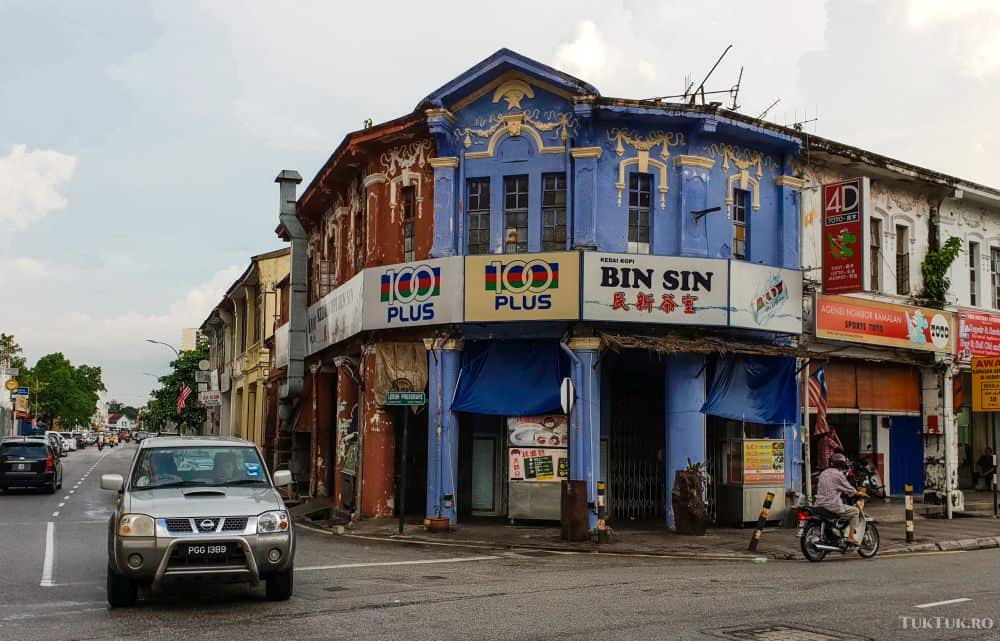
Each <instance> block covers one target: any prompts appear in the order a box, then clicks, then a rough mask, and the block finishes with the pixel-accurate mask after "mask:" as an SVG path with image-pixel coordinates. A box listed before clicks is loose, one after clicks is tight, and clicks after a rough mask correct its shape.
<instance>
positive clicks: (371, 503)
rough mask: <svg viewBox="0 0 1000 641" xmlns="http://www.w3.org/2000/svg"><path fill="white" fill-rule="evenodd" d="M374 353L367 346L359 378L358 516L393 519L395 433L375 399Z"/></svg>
mask: <svg viewBox="0 0 1000 641" xmlns="http://www.w3.org/2000/svg"><path fill="white" fill-rule="evenodd" d="M375 362H376V359H375V350H374V349H373V348H372V347H370V346H366V347H365V349H364V356H362V364H361V371H362V374H361V377H362V380H363V381H364V387H365V390H366V394H365V403H364V407H363V408H362V409H363V411H362V416H361V418H362V420H361V424H360V425H359V426H358V429H359V430H361V431H362V441H361V442H362V448H361V449H362V451H361V457H362V461H361V505H360V509H361V516H362V518H380V517H386V516H392V515H393V509H394V507H395V487H396V432H395V428H394V427H393V423H392V417H391V416H390V415H389V413H388V412H386V410H385V407H384V406H383V403H384V402H385V399H384V398H382V399H380V398H375V395H374V394H373V393H367V391H368V390H374V389H375V367H376V364H375Z"/></svg>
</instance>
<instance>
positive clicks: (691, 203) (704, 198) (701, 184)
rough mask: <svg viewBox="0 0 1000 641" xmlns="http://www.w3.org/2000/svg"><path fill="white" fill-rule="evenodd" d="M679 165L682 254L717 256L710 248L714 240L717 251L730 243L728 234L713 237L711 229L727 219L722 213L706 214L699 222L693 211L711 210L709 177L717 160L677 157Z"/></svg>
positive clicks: (679, 235)
mask: <svg viewBox="0 0 1000 641" xmlns="http://www.w3.org/2000/svg"><path fill="white" fill-rule="evenodd" d="M674 164H675V165H677V168H678V173H679V174H680V176H679V181H680V190H679V191H680V212H679V216H678V217H677V225H678V226H679V228H678V230H677V231H678V234H677V237H678V238H679V239H680V247H678V248H677V249H678V250H679V251H678V253H679V254H680V255H681V256H713V257H714V256H716V255H717V251H716V249H715V248H714V247H712V246H710V245H709V241H710V240H711V241H712V242H713V244H714V246H715V247H718V245H720V244H722V243H723V242H726V241H727V238H726V236H725V235H724V234H716V235H715V237H714V238H713V237H711V235H710V234H709V229H708V227H709V225H710V224H713V223H717V222H718V220H719V219H724V218H725V215H724V214H722V213H721V212H715V213H713V214H706V215H704V216H702V217H701V219H700V220H698V221H695V217H694V216H693V215H692V214H691V212H692V211H702V210H704V209H706V208H708V206H709V205H708V185H709V175H710V174H711V170H712V167H713V166H714V165H715V159H714V158H706V157H702V156H677V157H676V158H675V160H674Z"/></svg>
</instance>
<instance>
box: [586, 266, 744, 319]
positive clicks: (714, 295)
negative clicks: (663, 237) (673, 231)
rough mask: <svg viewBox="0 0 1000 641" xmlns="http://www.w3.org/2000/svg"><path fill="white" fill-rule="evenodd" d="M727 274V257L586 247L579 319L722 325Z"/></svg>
mask: <svg viewBox="0 0 1000 641" xmlns="http://www.w3.org/2000/svg"><path fill="white" fill-rule="evenodd" d="M728 278H729V275H728V270H727V267H726V261H725V260H718V259H709V258H681V257H672V256H646V255H634V254H608V253H603V252H584V254H583V273H582V275H581V279H582V280H583V318H584V319H586V320H598V321H613V322H635V323H663V324H674V325H719V326H724V325H725V324H726V323H727V321H728V317H729V314H728V309H727V308H728V306H729V282H728Z"/></svg>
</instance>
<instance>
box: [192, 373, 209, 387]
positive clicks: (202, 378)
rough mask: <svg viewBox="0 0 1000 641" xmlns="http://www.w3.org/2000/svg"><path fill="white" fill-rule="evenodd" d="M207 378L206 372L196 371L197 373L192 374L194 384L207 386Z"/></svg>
mask: <svg viewBox="0 0 1000 641" xmlns="http://www.w3.org/2000/svg"><path fill="white" fill-rule="evenodd" d="M208 378H209V375H208V372H202V371H198V372H195V373H194V382H195V383H205V384H208Z"/></svg>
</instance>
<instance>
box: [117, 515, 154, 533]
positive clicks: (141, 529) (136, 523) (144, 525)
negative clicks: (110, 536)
mask: <svg viewBox="0 0 1000 641" xmlns="http://www.w3.org/2000/svg"><path fill="white" fill-rule="evenodd" d="M118 535H119V536H156V526H155V525H154V523H153V517H151V516H146V515H145V514H123V515H122V518H121V519H120V520H119V521H118Z"/></svg>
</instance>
